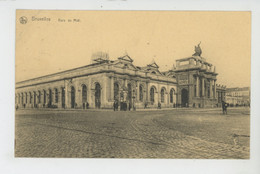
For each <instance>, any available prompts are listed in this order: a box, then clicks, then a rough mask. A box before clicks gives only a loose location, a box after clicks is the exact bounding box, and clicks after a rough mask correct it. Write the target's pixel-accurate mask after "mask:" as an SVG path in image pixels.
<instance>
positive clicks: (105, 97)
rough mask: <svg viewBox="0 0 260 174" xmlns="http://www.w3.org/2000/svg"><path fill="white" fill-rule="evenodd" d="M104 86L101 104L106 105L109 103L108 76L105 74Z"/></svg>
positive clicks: (102, 87)
mask: <svg viewBox="0 0 260 174" xmlns="http://www.w3.org/2000/svg"><path fill="white" fill-rule="evenodd" d="M102 84H103V86H101V106H103V107H104V106H106V104H107V96H106V94H107V76H103V83H102ZM101 106H100V107H101Z"/></svg>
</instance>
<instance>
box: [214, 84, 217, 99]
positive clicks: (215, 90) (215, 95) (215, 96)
mask: <svg viewBox="0 0 260 174" xmlns="http://www.w3.org/2000/svg"><path fill="white" fill-rule="evenodd" d="M214 98H215V99H216V98H217V89H216V80H214Z"/></svg>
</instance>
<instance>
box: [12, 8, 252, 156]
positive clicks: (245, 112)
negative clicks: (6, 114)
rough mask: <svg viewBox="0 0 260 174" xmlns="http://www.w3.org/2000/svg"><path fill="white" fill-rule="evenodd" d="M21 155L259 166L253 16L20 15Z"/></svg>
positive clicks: (17, 131) (17, 47) (164, 13)
mask: <svg viewBox="0 0 260 174" xmlns="http://www.w3.org/2000/svg"><path fill="white" fill-rule="evenodd" d="M15 25H16V26H15V27H16V29H15V30H16V31H15V32H16V34H15V91H14V92H15V105H14V106H13V108H14V110H15V135H14V141H15V143H14V145H15V146H14V155H15V157H18V158H20V157H29V158H35V157H37V158H124V159H125V158H127V159H133V158H134V159H140V158H141V159H151V158H152V159H154V158H156V159H250V103H251V98H250V95H251V84H250V81H251V77H250V72H251V12H250V11H87V10H86V11H80V10H16V24H15Z"/></svg>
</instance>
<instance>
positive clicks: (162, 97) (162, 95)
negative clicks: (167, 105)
mask: <svg viewBox="0 0 260 174" xmlns="http://www.w3.org/2000/svg"><path fill="white" fill-rule="evenodd" d="M161 102H162V103H164V89H163V88H162V89H161Z"/></svg>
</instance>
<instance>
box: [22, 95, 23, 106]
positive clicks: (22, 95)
mask: <svg viewBox="0 0 260 174" xmlns="http://www.w3.org/2000/svg"><path fill="white" fill-rule="evenodd" d="M22 104H23V93H22Z"/></svg>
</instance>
